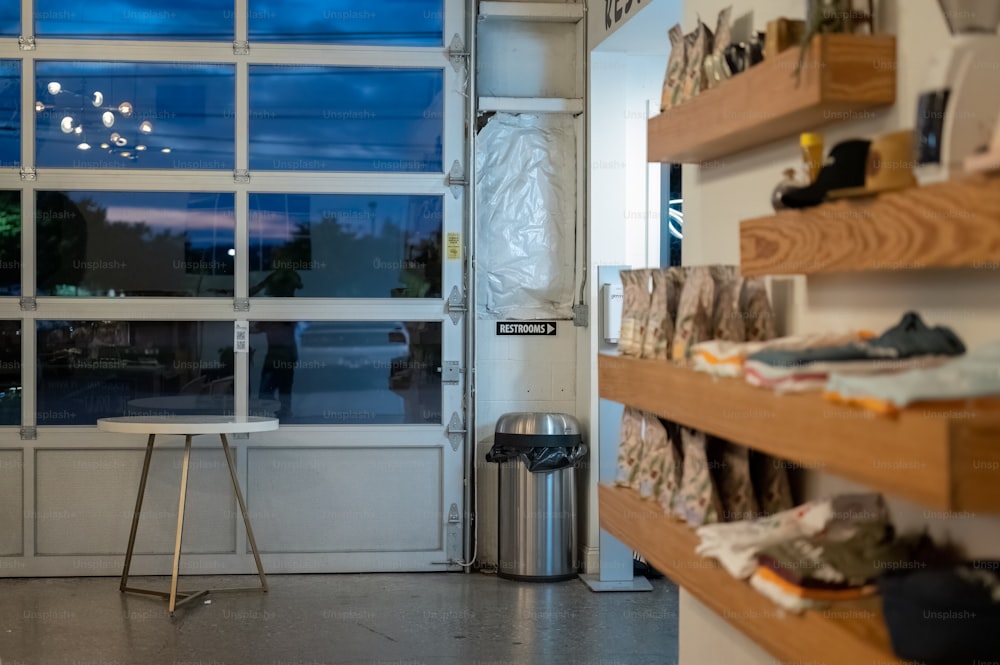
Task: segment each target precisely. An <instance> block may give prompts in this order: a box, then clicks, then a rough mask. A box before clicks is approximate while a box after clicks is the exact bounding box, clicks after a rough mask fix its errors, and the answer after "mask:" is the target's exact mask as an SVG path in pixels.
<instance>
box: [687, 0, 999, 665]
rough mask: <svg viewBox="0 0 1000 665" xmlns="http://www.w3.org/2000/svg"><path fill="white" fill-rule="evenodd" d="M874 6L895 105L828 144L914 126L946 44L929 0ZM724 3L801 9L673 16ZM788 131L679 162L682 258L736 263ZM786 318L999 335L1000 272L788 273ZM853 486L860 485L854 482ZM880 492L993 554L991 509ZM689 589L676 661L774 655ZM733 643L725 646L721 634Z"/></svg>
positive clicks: (921, 521) (915, 516)
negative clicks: (933, 57) (933, 507)
mask: <svg viewBox="0 0 1000 665" xmlns="http://www.w3.org/2000/svg"><path fill="white" fill-rule="evenodd" d="M880 4H881V9H880V11H879V19H880V20H879V23H880V26H881V31H882V32H890V33H894V34H896V35H897V38H898V49H899V50H898V56H899V68H898V77H899V85H898V90H897V102H896V104H895V106H893V107H892V108H890V109H887V110H884V111H876V112H874V113H871V114H869V117H861V118H858V119H856V120H852V121H849V122H845V123H842V124H839V125H836V126H831V127H827V128H823V129H821V131H822V133H823V134H824V136H825V139H826V144H827V146H832V145H834V144H835V143H836V142H838V141H841V140H844V139H847V138H852V137H865V138H871V137H874V136H877V135H878V134H879V133H882V132H888V131H893V130H897V129H902V128H907V127H912V126H913V122H914V117H915V113H916V91H917V89H918V86H919V85H920V81H921V75H922V73H923V71H924V69H925V66H926V64H927V62H928V60H929V58H930V53H931V51H932V49H933V48H935V47H937V46H940V45H944V44H945V43H946V40H947V38H948V32H947V28H946V26H945V24H944V21H943V18H942V17H941V14H940V11H939V10H938V8H937V3H936V2H935V1H934V0H905V11H902V7H901V5H903V2H902V0H895V1H893V0H883V1H882V2H881V3H880ZM728 5H733V7H734V9H733V12H734V16H736V15H740V14H741V13H744V12H747V11H750V10H753V11H754V14H755V17H754V25H755V27H756V28H757V29H763V28H764V26H765V24H766V22H767V20H768V19H770V18H774V17H778V16H782V15H784V16H799V17H801V16H802V11H803V9H802V8H803V6H804V2H803V0H689V1H688V2H687V3H686V6H685V10H684V21H683V26H684V28H685V30H690V29H692V28H693V26H694V25H695V20H696V15H697V14H700V15H701V16H702V18H703V19H704V20H705V21H706V22H707V23H708V24H709V26H710V27H714V21H715V16H716V15H717V12H718V10H719V9H721V8H723V7H725V6H728ZM797 164H798V148H797V138H796V137H790V138H788V139H786V140H783V141H779V142H776V143H774V144H770V145H768V146H766V147H763V148H760V149H755V150H753V151H750V152H747V153H743V154H741V155H737V156H733V157H725V158H721V159H719V160H715V161H713V162H712V163H711V164H706V165H703V166H697V165H692V166H685V167H684V172H683V182H684V213H685V222H686V223H685V238H684V262H685V264H692V265H696V264H707V263H735V262H738V260H739V241H738V237H739V236H738V231H739V220H741V219H746V218H749V217H755V216H761V215H767V214H770V212H771V209H770V205H769V202H768V201H769V193H770V191H771V189H772V188H773V187H774V185H775V183H776V182H777V181H778V180H779V179H780V177H781V171H782V169H784V168H785V167H787V166H797ZM793 283H794V286H795V289H794V291H793V297H792V301H791V307H790V312H789V316H788V318H787V321H788V330H787V332H789V333H795V332H814V331H822V330H831V329H850V328H861V327H864V328H872V329H876V330H882V329H885V328H887V327H889V326H890V325H892V324H893V323H895V322H896V321H898V319H899V317H900V316H901V315H902V314H903V312H904V311H906V310H907V309H911V308H912V309H916V310H918V311H919V312H920V313H921V315H922V316H923V317H924V319H925V321H927V322H928V323H929V324H943V325H948V326H950V327H952V328H953V329H954V330H955V331H956V332H957V333H958V334H959V335H960V336H961V337H962V338H963V339H964V340H965V342H966V343H967V345H968V346H970V347H975V346H977V345H979V344H982V343H984V342H985V341H987V340H994V339H996V338H997V331H1000V307H998V305H1000V289H998V288H997V287H998V285H1000V281H998V275H997V274H996V273H995V272H990V271H984V270H965V271H926V272H913V273H907V272H897V273H868V274H853V275H842V276H824V277H814V278H810V279H808V280H805V279H802V278H797V279H795V280H794V281H793ZM806 487H807V491H808V495H810V496H812V495H816V496H818V495H829V494H831V493H835V492H838V491H846V490H851V489H859V486H857V485H853V484H849V483H847V482H846V481H843V480H841V479H839V478H836V477H833V476H830V475H828V474H822V473H816V474H814V475H812V476H811V477H810V478H809V479H808V482H807V485H806ZM860 489H863V488H860ZM888 498H889V499H890V504H891V508H892V513H893V518H894V521H895V522H896V523H897V525H899V526H900V527H903V528H904V529H905V528H908V527H917V526H920V525H927V526H928V527H929V528H930V529H931V532H932V533H933V534H935V535H938V536H943V535H945V534H947V535H950V536H951V537H952V538H953V539H954V540H956V541H957V542H959V543H961V544H963V545H965V546H966V547H967V549H968V550H969V554H970V555H972V556H994V557H995V556H998V555H1000V518H997V517H977V516H967V515H962V514H959V515H941V514H939V513H937V512H934V511H928V510H926V509H925V508H923V507H921V506H916V505H914V504H911V503H908V502H903V501H897V500H893V499H892V497H888ZM706 612H707V610H705V609H704V607H702V606H700V605H699V604H698V603H697V601H695V600H693V599H692V598H691V597H690V596H689V595H687V594H683V595H682V597H681V627H682V631H681V644H680V655H681V658H680V661H681V663H682V665H694V664H700V663H720V662H725V663H730V664H732V665H742V664H744V663H747V664H757V663H761V664H763V663H768V664H769V665H770V664H771V663H773V659H771V658H769V657H768V656H767V655H766V654H765V653H764V652H763V651H761V650H760V649H759V648H756V647H755V646H753V645H749V646H748V645H747V644H746V643H745V642H744V641H743V640H739V639H735V638H733V637H732V636H731V635H728V633H730V632H732V630H731V629H729V628H728V627H727V626H726V625H725V624H723V623H722V622H720V621H719V620H718V619H717V618H714V617H710V616H707V615H706ZM734 641H735V642H736V643H738V648H734V649H733V652H732V653H731V654H729V655H728V657H724V655H723V653H722V650H725V649H727V647H725V646H723V645H724V644H728V643H730V642H734Z"/></svg>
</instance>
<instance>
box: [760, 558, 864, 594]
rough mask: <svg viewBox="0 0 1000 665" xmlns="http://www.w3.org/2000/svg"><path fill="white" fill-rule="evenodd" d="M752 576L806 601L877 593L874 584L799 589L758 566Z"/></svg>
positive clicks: (799, 587)
mask: <svg viewBox="0 0 1000 665" xmlns="http://www.w3.org/2000/svg"><path fill="white" fill-rule="evenodd" d="M754 575H757V576H759V577H760V578H761V579H763V580H766V581H767V582H769V583H771V584H773V585H775V586H777V587H778V588H780V589H781V590H782V591H784V592H785V593H787V594H789V595H792V596H795V597H796V598H805V599H807V600H858V599H861V598H868V597H869V596H874V595H875V594H876V593H878V587H877V586H875V585H874V584H867V585H865V586H860V587H852V588H850V589H811V588H807V587H801V586H799V585H797V584H792V583H791V582H789V581H788V580H786V579H784V578H783V577H781V576H780V575H778V574H777V573H776V572H774V571H773V570H771V569H770V568H765V567H764V566H759V567H758V568H757V570H756V572H754Z"/></svg>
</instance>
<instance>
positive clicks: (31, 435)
mask: <svg viewBox="0 0 1000 665" xmlns="http://www.w3.org/2000/svg"><path fill="white" fill-rule="evenodd" d="M37 439H38V428H36V427H22V428H21V440H22V441H36V440H37Z"/></svg>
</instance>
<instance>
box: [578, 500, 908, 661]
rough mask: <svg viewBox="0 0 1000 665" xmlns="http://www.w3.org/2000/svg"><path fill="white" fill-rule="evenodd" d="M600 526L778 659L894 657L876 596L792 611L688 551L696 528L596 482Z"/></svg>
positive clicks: (855, 659)
mask: <svg viewBox="0 0 1000 665" xmlns="http://www.w3.org/2000/svg"><path fill="white" fill-rule="evenodd" d="M598 505H599V511H598V513H599V516H600V517H599V519H600V524H601V527H602V528H603V529H604V530H606V531H607V532H608V533H610V534H611V535H612V536H614V537H616V538H618V539H619V540H620V541H622V542H623V543H625V545H627V546H628V547H630V548H631V549H633V550H635V551H637V552H639V553H640V554H642V556H643V557H644V558H645V559H646V561H648V562H649V563H650V564H651V565H652V566H653V567H654V568H656V569H657V570H659V571H660V572H661V573H663V574H664V575H666V576H668V577H669V578H670V579H672V580H674V581H675V582H676V583H677V584H678V585H679V586H681V587H682V588H684V589H686V590H687V591H688V592H690V593H691V594H692V595H693V596H694V597H695V598H697V599H698V600H699V601H700V602H701V603H703V604H704V605H706V606H708V608H709V609H711V610H712V611H714V612H715V613H717V614H718V615H719V616H721V617H722V618H723V619H725V620H726V621H728V622H729V623H730V624H731V625H732V626H733V627H734V628H736V629H737V630H739V631H741V632H742V633H744V634H745V635H747V637H749V638H750V639H752V640H753V641H755V642H756V643H757V644H759V645H760V646H761V647H762V648H763V649H765V650H766V651H767V652H768V653H770V654H771V655H772V656H774V657H775V658H776V659H778V661H779V662H783V663H813V662H817V656H821V660H822V661H823V662H825V663H829V664H830V665H857V664H858V663H883V664H885V665H890V664H892V663H897V664H899V663H902V662H903V661H900V660H899V659H897V658H896V657H895V656H894V655H893V652H892V648H891V646H890V642H889V635H888V631H887V629H886V627H885V624H884V622H883V620H882V612H881V609H880V603H879V601H878V599H866V600H865V601H858V602H850V603H838V604H837V605H835V606H833V607H831V608H830V609H829V610H824V611H814V612H805V613H803V614H801V615H793V614H789V613H786V612H784V611H782V610H781V609H780V608H779V607H778V606H776V605H775V604H774V603H772V602H771V601H770V600H768V599H767V598H765V597H764V596H762V595H761V594H759V593H757V591H755V590H754V589H753V588H752V587H751V586H750V585H749V584H747V583H745V582H742V581H739V580H736V579H734V578H733V577H732V576H731V575H729V573H727V572H726V571H725V570H724V569H723V568H721V567H720V566H719V565H718V564H717V563H716V562H715V561H713V560H711V559H704V558H702V557H701V556H699V555H697V554H695V551H694V549H695V546H696V545H697V544H698V536H697V535H695V533H694V532H693V531H692V530H691V529H690V528H689V527H688V526H687V525H686V524H683V523H681V522H678V521H676V520H674V519H673V518H671V517H669V516H667V515H666V514H664V513H663V511H662V510H661V509H660V507H659V506H658V505H657V504H655V503H653V502H651V501H645V500H643V499H642V498H641V497H640V496H639V494H638V493H637V492H635V491H634V490H630V489H624V488H620V487H609V486H607V485H599V486H598Z"/></svg>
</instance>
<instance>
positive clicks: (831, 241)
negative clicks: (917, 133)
mask: <svg viewBox="0 0 1000 665" xmlns="http://www.w3.org/2000/svg"><path fill="white" fill-rule="evenodd" d="M998 266H1000V175H979V176H973V177H969V178H965V179H963V180H957V181H952V182H946V183H940V184H934V185H927V186H924V187H914V188H911V189H905V190H901V191H897V192H887V193H885V194H880V195H879V196H875V197H869V198H864V199H854V200H842V201H835V202H830V203H824V204H822V205H819V206H816V207H815V208H807V209H804V210H784V211H782V212H780V213H778V214H776V215H772V216H769V217H758V218H755V219H748V220H744V221H743V222H741V223H740V270H741V271H742V273H743V274H744V275H773V274H796V273H798V274H818V273H831V272H848V271H862V270H881V271H889V270H914V269H920V268H958V267H968V268H976V267H988V268H994V269H995V268H997V267H998Z"/></svg>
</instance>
